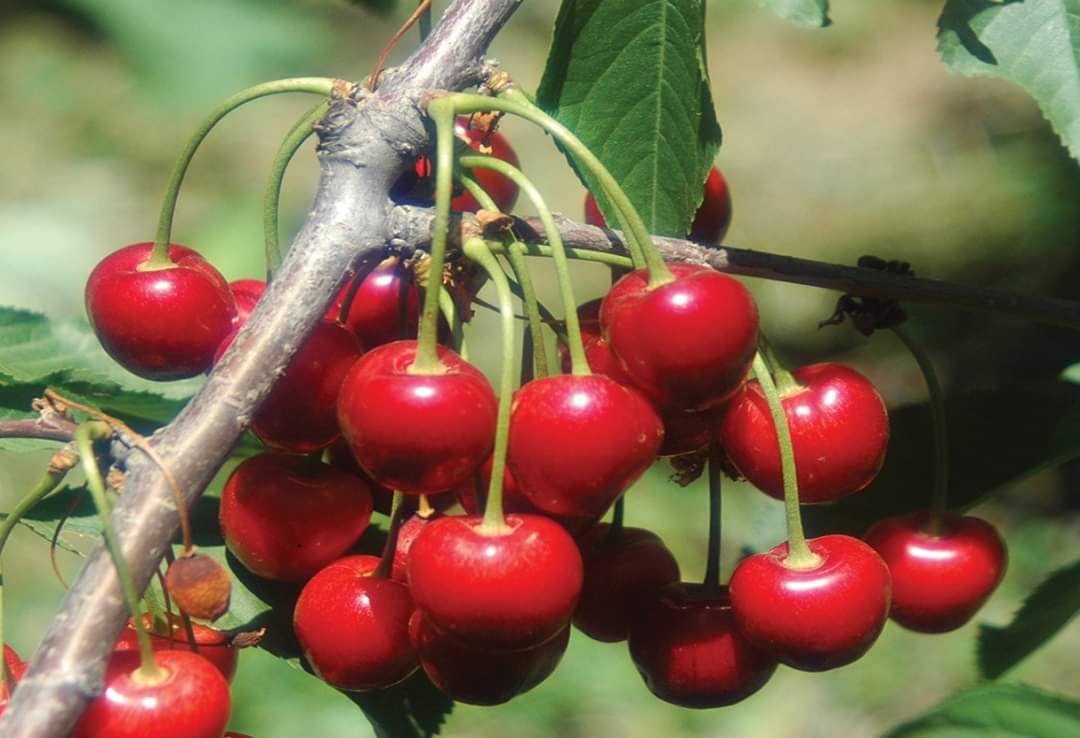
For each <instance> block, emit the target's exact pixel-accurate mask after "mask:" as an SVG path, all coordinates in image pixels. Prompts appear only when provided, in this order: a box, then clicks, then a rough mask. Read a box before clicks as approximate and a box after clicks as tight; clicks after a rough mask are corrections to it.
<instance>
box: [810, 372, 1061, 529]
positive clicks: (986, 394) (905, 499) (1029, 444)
mask: <svg viewBox="0 0 1080 738" xmlns="http://www.w3.org/2000/svg"><path fill="white" fill-rule="evenodd" d="M946 413H947V416H948V426H949V439H950V441H949V450H950V455H951V458H950V464H949V472H950V473H949V507H950V508H954V509H967V508H969V507H972V506H973V505H975V504H977V503H979V502H981V501H982V500H983V499H985V498H986V497H987V496H988V495H990V494H991V493H993V492H994V491H996V490H998V489H1001V488H1002V487H1004V486H1006V485H1008V484H1010V483H1014V482H1017V481H1020V480H1022V479H1023V478H1025V477H1027V476H1029V475H1031V474H1034V473H1035V472H1037V471H1039V470H1040V469H1044V468H1047V467H1051V466H1056V465H1058V464H1061V463H1064V462H1065V461H1068V460H1070V459H1075V458H1077V457H1080V386H1077V385H1071V384H1064V383H1060V382H1053V383H1049V384H1043V385H1036V386H1032V387H1023V386H1021V387H1000V388H998V389H995V390H984V391H979V392H971V393H967V394H963V395H959V396H953V397H949V398H948V399H947V401H946ZM889 423H890V426H891V435H890V440H889V449H888V452H887V454H886V456H885V466H884V467H883V468H882V470H881V473H880V474H878V476H877V478H876V479H875V480H874V482H873V483H872V484H871V485H870V486H869V487H867V488H866V489H865V490H863V491H862V492H859V493H857V494H854V495H852V496H851V497H848V498H846V499H843V500H841V501H840V502H837V503H835V504H833V505H827V506H824V505H819V506H808V507H804V508H803V517H804V520H805V523H806V526H807V529H808V530H810V531H812V534H813V535H819V534H821V533H824V532H833V531H837V532H846V533H851V534H852V535H862V534H863V533H864V532H866V529H867V528H868V527H869V526H870V525H871V524H872V523H874V522H875V521H877V520H880V519H881V518H884V517H888V516H890V515H901V514H903V513H908V512H914V511H916V510H920V509H925V508H926V507H927V506H928V505H929V503H930V494H931V490H932V488H933V458H934V457H933V441H932V439H931V432H930V411H929V407H928V406H927V405H925V404H924V405H913V406H909V407H904V408H901V409H899V410H895V411H892V412H891V413H890V416H889Z"/></svg>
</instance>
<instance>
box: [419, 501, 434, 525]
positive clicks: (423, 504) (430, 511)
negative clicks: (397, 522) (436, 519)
mask: <svg viewBox="0 0 1080 738" xmlns="http://www.w3.org/2000/svg"><path fill="white" fill-rule="evenodd" d="M416 514H417V515H418V516H420V517H421V518H423V519H424V520H427V519H428V518H430V517H431V516H432V515H434V514H435V508H434V507H433V506H432V504H431V500H429V499H428V496H427V495H420V499H419V500H418V501H417V503H416Z"/></svg>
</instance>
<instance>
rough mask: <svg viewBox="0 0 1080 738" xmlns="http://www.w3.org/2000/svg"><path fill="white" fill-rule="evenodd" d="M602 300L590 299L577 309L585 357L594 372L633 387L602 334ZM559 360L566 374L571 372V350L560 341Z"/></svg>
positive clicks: (631, 381)
mask: <svg viewBox="0 0 1080 738" xmlns="http://www.w3.org/2000/svg"><path fill="white" fill-rule="evenodd" d="M600 302H601V301H600V300H590V301H589V302H586V303H585V304H583V305H581V306H580V307H579V308H578V309H577V313H578V325H579V326H580V327H581V343H582V345H583V346H584V348H585V359H586V360H587V361H588V362H589V369H591V370H592V372H593V374H603V375H605V376H608V377H611V378H612V379H614V380H615V381H616V382H618V383H619V384H622V385H626V386H627V387H633V386H634V383H633V380H631V379H630V377H629V376H628V375H627V374H626V372H625V371H623V368H622V367H621V366H619V361H618V359H616V358H615V355H614V354H612V353H611V349H610V348H609V347H608V345H607V341H605V340H604V338H603V336H601V335H600ZM557 345H558V349H559V360H560V363H561V364H562V370H563V373H564V374H569V373H570V350H569V349H568V348H567V347H566V344H565V343H563V341H562V339H559V341H558V344H557Z"/></svg>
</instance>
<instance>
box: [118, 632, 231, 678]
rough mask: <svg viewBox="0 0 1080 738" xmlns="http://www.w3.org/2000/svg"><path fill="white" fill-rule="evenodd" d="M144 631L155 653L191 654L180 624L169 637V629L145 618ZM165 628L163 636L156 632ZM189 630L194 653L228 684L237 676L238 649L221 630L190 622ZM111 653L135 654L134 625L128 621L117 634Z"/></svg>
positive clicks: (161, 633) (185, 634) (188, 642)
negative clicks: (184, 652)
mask: <svg viewBox="0 0 1080 738" xmlns="http://www.w3.org/2000/svg"><path fill="white" fill-rule="evenodd" d="M143 622H145V623H146V627H147V630H148V631H150V646H151V647H152V648H153V649H154V651H155V653H156V652H157V651H168V650H177V649H179V650H181V651H191V650H192V649H191V642H190V641H189V640H188V635H187V629H185V628H184V626H183V625H182V624H181V623H180V622H179V621H177V622H175V623H174V624H173V627H172V633H171V634H170V633H169V631H168V625H167V624H165V623H158V622H155V621H154V619H153V618H152V617H150V616H144V618H143ZM162 628H164V629H165V630H164V632H157V631H160V630H161V629H162ZM191 630H192V632H193V633H194V634H195V649H196V650H195V651H194V653H197V654H199V655H200V656H202V657H203V658H204V659H206V660H207V661H209V662H210V663H211V664H213V665H214V667H215V668H216V669H217V670H218V671H219V672H221V675H222V676H223V677H225V680H226V681H229V682H231V681H232V678H233V677H234V676H235V675H236V664H237V662H238V661H239V660H240V649H238V648H234V647H232V646H231V645H229V639H228V637H227V636H226V635H225V634H224V633H222V632H221V631H220V630H214V629H213V628H211V627H209V626H206V625H203V624H201V623H196V622H194V621H193V622H192V623H191ZM113 650H114V651H138V650H139V641H138V638H137V637H136V635H135V625H134V623H132V622H131V620H130V619H129V620H128V622H127V625H126V626H125V627H124V629H123V630H122V631H120V637H119V638H118V639H117V641H116V645H115V646H113Z"/></svg>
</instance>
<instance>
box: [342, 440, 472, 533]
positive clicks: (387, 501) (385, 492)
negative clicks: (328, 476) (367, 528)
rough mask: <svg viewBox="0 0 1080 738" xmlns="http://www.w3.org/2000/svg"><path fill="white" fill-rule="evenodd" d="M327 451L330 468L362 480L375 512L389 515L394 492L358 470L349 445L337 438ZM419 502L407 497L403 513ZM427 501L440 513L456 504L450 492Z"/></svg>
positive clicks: (435, 495) (435, 494)
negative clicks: (369, 493) (367, 489)
mask: <svg viewBox="0 0 1080 738" xmlns="http://www.w3.org/2000/svg"><path fill="white" fill-rule="evenodd" d="M328 451H329V453H328V454H327V456H328V457H329V458H328V459H327V460H328V461H329V462H330V466H332V467H334V468H335V469H340V470H341V471H343V472H345V473H347V474H353V475H355V476H358V477H360V478H361V479H363V480H364V482H366V483H367V485H368V487H369V488H370V489H371V499H372V501H373V502H374V507H375V512H378V513H382V514H383V515H389V514H390V509H391V507H393V503H394V491H393V490H392V489H389V488H387V487H384V486H382V485H381V484H379V483H378V482H376V481H375V480H374V479H372V478H371V475H370V474H368V473H367V472H366V471H364V470H363V469H361V468H360V465H359V464H357V463H356V459H354V458H353V455H352V450H351V449H350V448H349V443H348V442H347V441H346V440H345V439H344V438H339V439H337V440H336V441H334V442H333V443H332V444H331V445H330V448H329V449H328ZM419 500H420V497H419V496H415V497H413V496H407V497H406V498H405V500H404V502H403V509H404V510H405V512H406V513H411V512H415V511H416V509H417V505H418V503H419ZM427 500H428V504H429V505H431V506H432V507H433V508H435V509H436V510H440V511H441V510H446V509H447V508H449V507H452V506H453V505H454V503H455V502H457V496H456V494H455V493H454V491H453V490H451V491H448V492H436V493H432V494H429V495H428V496H427Z"/></svg>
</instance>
